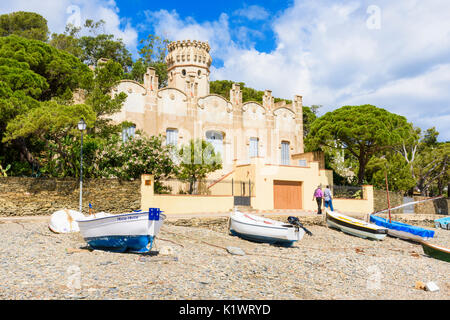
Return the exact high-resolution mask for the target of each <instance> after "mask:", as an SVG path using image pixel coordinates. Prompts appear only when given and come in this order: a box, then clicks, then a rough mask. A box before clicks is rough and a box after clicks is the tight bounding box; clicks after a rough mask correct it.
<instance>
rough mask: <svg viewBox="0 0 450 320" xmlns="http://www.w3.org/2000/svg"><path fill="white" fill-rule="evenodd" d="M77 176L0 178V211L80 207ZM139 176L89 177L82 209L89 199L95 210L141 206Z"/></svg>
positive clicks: (20, 212) (13, 213)
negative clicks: (126, 177)
mask: <svg viewBox="0 0 450 320" xmlns="http://www.w3.org/2000/svg"><path fill="white" fill-rule="evenodd" d="M79 198H80V189H79V181H78V180H76V179H70V178H68V179H56V178H27V177H1V178H0V215H1V216H28V215H50V214H52V213H53V212H55V211H57V210H61V209H73V210H78V208H79ZM140 201H141V193H140V180H138V181H120V180H117V179H92V180H87V181H83V212H85V213H87V212H88V208H89V207H88V206H89V202H90V203H91V204H92V205H93V207H94V210H95V211H96V212H99V211H107V212H111V213H121V212H124V211H125V212H126V211H130V210H135V209H139V208H140Z"/></svg>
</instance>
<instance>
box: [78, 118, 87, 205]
mask: <svg viewBox="0 0 450 320" xmlns="http://www.w3.org/2000/svg"><path fill="white" fill-rule="evenodd" d="M78 130H80V131H81V149H80V159H81V161H80V213H82V208H83V131H84V130H86V122H84V120H83V118H81V120H80V121H79V122H78Z"/></svg>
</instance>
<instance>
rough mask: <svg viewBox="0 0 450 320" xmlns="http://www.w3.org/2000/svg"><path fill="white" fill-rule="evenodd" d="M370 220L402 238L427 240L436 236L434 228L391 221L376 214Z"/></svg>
mask: <svg viewBox="0 0 450 320" xmlns="http://www.w3.org/2000/svg"><path fill="white" fill-rule="evenodd" d="M370 222H372V223H374V224H376V225H378V226H381V227H385V228H387V229H388V234H389V235H393V236H398V237H401V238H411V240H414V238H415V239H423V240H427V239H430V238H433V237H434V231H433V230H428V229H424V228H421V227H416V226H412V225H409V224H406V223H401V222H398V221H392V220H391V222H389V220H387V219H385V218H382V217H378V216H376V215H370Z"/></svg>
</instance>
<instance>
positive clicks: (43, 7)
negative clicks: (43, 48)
mask: <svg viewBox="0 0 450 320" xmlns="http://www.w3.org/2000/svg"><path fill="white" fill-rule="evenodd" d="M14 11H32V12H37V13H39V14H41V15H42V16H43V17H44V18H45V19H47V22H48V27H49V29H50V32H56V33H62V32H64V28H65V26H66V24H67V23H68V22H72V23H74V22H76V21H77V22H80V23H81V24H83V23H84V21H85V20H86V19H92V20H94V21H99V20H101V19H103V20H104V21H105V28H104V30H105V32H107V33H110V34H113V35H114V36H116V37H117V38H121V39H122V40H123V42H124V43H125V45H126V46H127V48H128V49H129V50H130V52H131V53H132V54H136V53H137V50H136V46H137V38H138V35H137V31H136V30H135V29H134V28H133V27H132V26H131V24H130V23H129V22H127V21H126V20H123V18H120V16H119V13H120V12H119V9H118V7H117V5H116V3H115V2H114V1H113V0H15V1H9V2H6V1H5V2H1V3H0V14H4V13H10V12H14Z"/></svg>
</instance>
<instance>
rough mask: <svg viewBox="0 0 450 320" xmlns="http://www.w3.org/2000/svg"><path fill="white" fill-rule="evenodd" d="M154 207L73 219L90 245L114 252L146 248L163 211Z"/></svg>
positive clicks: (150, 245) (143, 249)
mask: <svg viewBox="0 0 450 320" xmlns="http://www.w3.org/2000/svg"><path fill="white" fill-rule="evenodd" d="M160 212H161V211H160V210H159V209H158V208H150V209H149V211H146V212H144V211H141V210H138V211H134V212H131V213H125V214H108V213H105V214H103V216H102V217H98V215H99V214H96V216H97V217H96V218H94V217H92V216H89V217H84V218H82V219H78V220H77V223H78V226H79V228H80V232H81V235H82V236H83V238H84V240H85V241H86V242H87V243H88V244H89V246H91V247H92V248H94V249H101V250H109V251H114V252H125V251H130V252H137V253H143V252H149V251H150V250H151V248H152V244H153V240H154V238H155V237H156V235H157V234H158V232H159V230H160V228H161V226H162V224H163V222H164V219H165V215H163V214H161V213H160Z"/></svg>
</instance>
